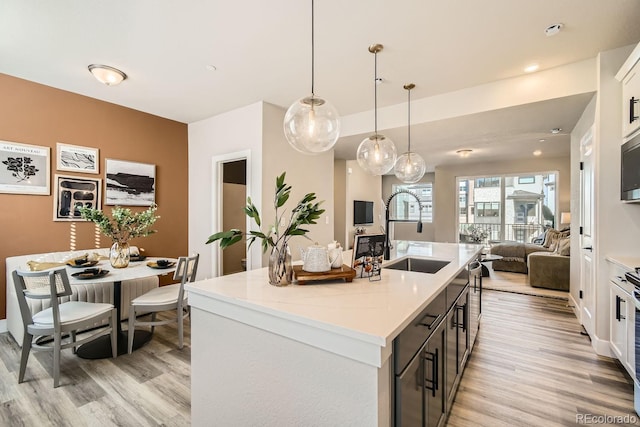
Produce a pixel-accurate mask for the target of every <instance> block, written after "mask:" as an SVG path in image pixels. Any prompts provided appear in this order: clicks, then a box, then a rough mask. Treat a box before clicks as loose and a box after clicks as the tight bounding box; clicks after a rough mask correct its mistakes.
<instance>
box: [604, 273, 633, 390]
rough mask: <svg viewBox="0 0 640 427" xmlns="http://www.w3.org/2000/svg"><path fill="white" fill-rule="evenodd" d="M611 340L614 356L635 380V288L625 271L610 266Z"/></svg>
mask: <svg viewBox="0 0 640 427" xmlns="http://www.w3.org/2000/svg"><path fill="white" fill-rule="evenodd" d="M609 268H610V270H609V290H610V292H609V295H610V300H609V307H610V316H609V334H610V335H609V337H610V338H609V340H610V346H611V350H612V352H613V354H614V356H615V357H616V358H617V359H618V360H619V361H620V363H622V365H623V366H624V367H625V369H626V370H627V372H628V373H629V375H630V376H631V378H635V315H636V309H635V304H634V301H633V297H632V292H633V289H634V286H633V285H632V284H630V283H629V282H627V281H626V280H625V278H624V273H625V272H626V270H625V269H623V268H622V267H620V266H619V265H615V264H612V263H610V264H609Z"/></svg>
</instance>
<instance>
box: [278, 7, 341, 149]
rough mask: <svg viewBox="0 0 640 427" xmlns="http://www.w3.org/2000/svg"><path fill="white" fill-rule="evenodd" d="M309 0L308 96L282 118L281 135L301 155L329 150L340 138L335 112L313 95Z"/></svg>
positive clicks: (329, 104) (331, 107)
mask: <svg viewBox="0 0 640 427" xmlns="http://www.w3.org/2000/svg"><path fill="white" fill-rule="evenodd" d="M313 9H314V7H313V0H311V96H306V97H304V98H300V99H299V100H297V101H296V102H294V103H293V104H292V105H291V107H289V109H288V110H287V114H285V116H284V135H285V136H286V138H287V141H289V144H291V146H292V147H293V148H295V149H296V150H298V151H299V152H301V153H304V154H319V153H324V152H325V151H329V150H331V148H333V146H334V145H335V143H336V141H337V140H338V136H339V135H340V119H339V117H338V111H337V110H336V109H335V108H334V106H333V105H331V103H329V101H327V100H326V99H323V98H320V97H318V96H316V94H315V92H314V66H315V62H314V54H315V52H314V19H313V18H314V16H313Z"/></svg>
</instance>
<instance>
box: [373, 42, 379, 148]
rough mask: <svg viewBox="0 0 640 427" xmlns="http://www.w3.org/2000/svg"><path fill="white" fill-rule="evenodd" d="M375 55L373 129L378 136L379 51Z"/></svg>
mask: <svg viewBox="0 0 640 427" xmlns="http://www.w3.org/2000/svg"><path fill="white" fill-rule="evenodd" d="M373 57H374V60H373V61H374V62H373V124H374V128H373V130H374V134H375V135H376V136H378V52H375V53H374V54H373Z"/></svg>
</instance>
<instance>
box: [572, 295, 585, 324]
mask: <svg viewBox="0 0 640 427" xmlns="http://www.w3.org/2000/svg"><path fill="white" fill-rule="evenodd" d="M569 305H570V306H571V309H572V310H573V314H575V316H576V318H577V319H578V322H580V324H582V313H581V312H580V303H579V302H578V301H576V300H575V299H574V298H573V295H572V294H571V293H570V294H569Z"/></svg>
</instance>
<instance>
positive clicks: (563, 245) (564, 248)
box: [556, 237, 571, 256]
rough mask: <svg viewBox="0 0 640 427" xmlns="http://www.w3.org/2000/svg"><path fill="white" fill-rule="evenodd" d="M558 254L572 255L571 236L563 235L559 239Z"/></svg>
mask: <svg viewBox="0 0 640 427" xmlns="http://www.w3.org/2000/svg"><path fill="white" fill-rule="evenodd" d="M556 252H557V253H558V255H562V256H570V255H571V238H570V237H563V238H562V239H560V240H559V241H558V250H557V251H556Z"/></svg>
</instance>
